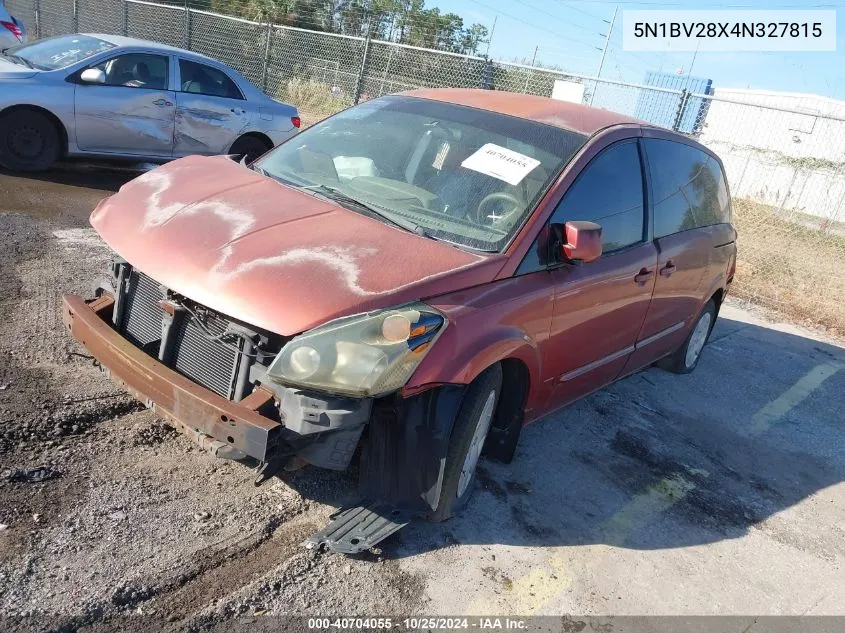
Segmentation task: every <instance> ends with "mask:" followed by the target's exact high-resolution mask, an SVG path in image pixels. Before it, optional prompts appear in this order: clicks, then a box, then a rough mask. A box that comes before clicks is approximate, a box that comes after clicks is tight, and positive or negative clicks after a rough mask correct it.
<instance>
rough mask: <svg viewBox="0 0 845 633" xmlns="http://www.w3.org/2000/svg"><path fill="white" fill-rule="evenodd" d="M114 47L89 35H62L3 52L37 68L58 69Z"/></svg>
mask: <svg viewBox="0 0 845 633" xmlns="http://www.w3.org/2000/svg"><path fill="white" fill-rule="evenodd" d="M112 48H115V44H112V43H111V42H107V41H105V40H101V39H100V38H98V37H91V36H90V35H62V36H59V37H51V38H50V39H46V40H39V41H37V42H35V43H34V44H23V45H22V46H15V47H13V48H9V49H8V50H7V51H6V52H5V53H4V54H5V55H6V56H8V57H10V58H11V59H13V60H19V61H23V62H24V63H25V64H26V65H28V66H29V67H30V68H37V69H38V70H59V69H60V68H67V67H68V66H70V65H71V64H75V63H76V62H81V61H83V60H86V59H88V58H89V57H93V56H94V55H96V54H97V53H102V52H103V51H107V50H110V49H112Z"/></svg>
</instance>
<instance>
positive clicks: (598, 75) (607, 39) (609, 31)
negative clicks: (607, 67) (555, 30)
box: [590, 4, 619, 105]
mask: <svg viewBox="0 0 845 633" xmlns="http://www.w3.org/2000/svg"><path fill="white" fill-rule="evenodd" d="M617 13H619V5H618V4H617V5H616V6H615V7H614V9H613V17H612V18H611V19H610V28H608V29H607V35H605V37H604V46H603V47H602V48H601V49H600V50H601V59H600V60H599V72H598V73H596V79H599V78H601V69H602V68H603V67H604V58H605V57H606V56H607V47H608V46H610V36H611V35H612V34H613V25H614V24H616V14H617ZM602 22H607V20H602ZM596 48H598V46H597V47H596ZM598 87H599V84H598V81H597V82H596V87H595V88H593V94H591V95H590V105H593V98H594V97H595V95H596V90H597V89H598Z"/></svg>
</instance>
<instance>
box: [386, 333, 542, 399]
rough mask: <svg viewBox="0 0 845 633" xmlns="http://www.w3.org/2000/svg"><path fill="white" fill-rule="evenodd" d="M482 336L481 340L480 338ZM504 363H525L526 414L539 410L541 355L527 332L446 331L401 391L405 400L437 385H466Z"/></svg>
mask: <svg viewBox="0 0 845 633" xmlns="http://www.w3.org/2000/svg"><path fill="white" fill-rule="evenodd" d="M477 335H480V336H477ZM505 359H515V360H518V361H520V362H522V363H523V365H525V368H526V369H527V371H528V383H529V384H528V385H527V387H528V398H527V402H526V410H530V409H532V408H534V407H536V406H538V402H537V400H538V396H540V394H539V393H538V390H537V389H535V388H534V386H535V385H537V384H538V383H539V377H540V372H541V359H540V352H539V349H538V346H537V343H536V341H534V340H533V339H532V337H530V336H529V335H528V334H527V333H526V332H525V331H524V330H521V329H519V328H517V327H513V326H498V327H490V326H489V325H488V326H487V327H485V328H484V329H477V328H476V329H475V332H465V331H464V329H463V328H458V327H454V328H447V329H446V331H445V332H443V335H442V336H441V337H440V339H439V340H438V341H437V343H436V344H435V346H434V348H433V349H432V350H431V352H429V354H428V356H426V358H425V360H424V361H423V362H422V363H421V364H420V366H419V367H418V368H417V370H416V372H414V375H413V376H412V377H411V379H410V380H409V381H408V383H407V384H406V385H405V387H404V389H403V390H402V395H403V396H406V397H407V396H409V395H412V394H415V393H419V392H421V391H424V390H426V389H428V388H430V387H432V386H435V385H444V384H452V385H467V384H469V383H471V382H472V381H473V380H475V378H476V377H477V376H478V375H479V374H480V373H481V372H483V371H484V370H485V369H487V368H488V367H490V366H491V365H493V364H495V363H497V362H499V361H503V360H505Z"/></svg>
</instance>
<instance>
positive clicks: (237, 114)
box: [173, 92, 250, 156]
mask: <svg viewBox="0 0 845 633" xmlns="http://www.w3.org/2000/svg"><path fill="white" fill-rule="evenodd" d="M177 100H178V104H179V105H178V108H177V111H176V136H175V141H174V149H173V153H174V155H179V156H181V155H184V154H220V153H222V152H225V151H228V149H229V147H230V146H231V145H232V143H233V142H234V141H235V139H237V138H238V136H240V135H241V133H242V132H243V131H244V130H246V128H247V127H248V125H249V121H250V115H249V113H248V111H247V109H246V108H245V107H244V106H242V105H240V104H241V103H242V102H237V101H235V100H233V99H225V98H222V97H211V96H207V95H194V94H188V93H185V92H180V93H179V94H178V95H177Z"/></svg>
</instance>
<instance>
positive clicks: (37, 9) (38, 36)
mask: <svg viewBox="0 0 845 633" xmlns="http://www.w3.org/2000/svg"><path fill="white" fill-rule="evenodd" d="M35 39H41V1H40V0H35Z"/></svg>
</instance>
